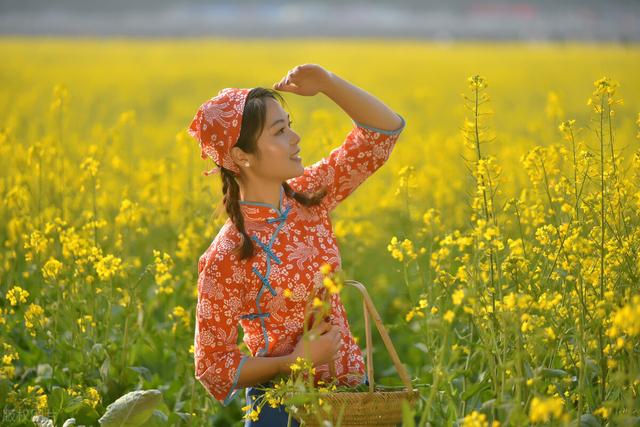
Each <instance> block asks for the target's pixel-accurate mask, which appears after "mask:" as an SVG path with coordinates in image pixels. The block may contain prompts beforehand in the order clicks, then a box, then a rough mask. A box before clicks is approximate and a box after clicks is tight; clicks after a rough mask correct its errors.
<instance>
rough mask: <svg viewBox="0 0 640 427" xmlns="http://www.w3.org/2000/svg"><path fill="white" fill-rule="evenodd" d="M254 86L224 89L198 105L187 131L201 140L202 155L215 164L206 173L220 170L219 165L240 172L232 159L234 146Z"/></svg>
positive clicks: (237, 173)
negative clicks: (245, 105)
mask: <svg viewBox="0 0 640 427" xmlns="http://www.w3.org/2000/svg"><path fill="white" fill-rule="evenodd" d="M250 90H251V88H249V89H247V88H224V89H222V90H221V91H220V92H218V94H217V95H216V96H215V97H213V98H211V99H209V100H207V101H206V102H205V103H204V104H202V105H201V106H200V108H198V111H197V112H196V115H195V116H194V117H193V121H192V122H191V124H190V125H189V129H188V130H187V132H188V133H189V135H191V136H193V137H194V138H195V139H197V140H198V141H199V142H200V150H201V153H200V156H201V157H202V158H203V159H206V158H207V157H210V158H211V159H213V161H214V162H215V163H216V165H217V166H216V167H214V168H213V169H211V170H210V171H206V172H204V174H205V175H210V174H212V173H217V172H219V171H220V168H219V167H220V166H222V167H224V168H225V169H229V170H231V171H232V172H233V173H234V174H235V175H240V169H239V168H238V166H237V165H236V164H235V163H234V162H233V160H232V158H231V154H230V152H231V148H232V147H233V146H234V145H235V144H236V142H238V138H239V136H240V127H241V126H242V112H243V111H244V104H245V101H246V99H247V94H248V93H249V91H250Z"/></svg>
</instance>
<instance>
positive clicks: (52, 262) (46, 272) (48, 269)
mask: <svg viewBox="0 0 640 427" xmlns="http://www.w3.org/2000/svg"><path fill="white" fill-rule="evenodd" d="M61 270H62V263H61V262H60V261H58V260H57V259H55V258H54V257H50V258H49V260H48V261H47V262H46V263H45V265H44V267H42V276H43V277H44V279H45V280H48V281H53V280H55V279H56V277H58V274H60V271H61Z"/></svg>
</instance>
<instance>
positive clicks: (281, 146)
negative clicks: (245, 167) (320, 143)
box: [251, 98, 304, 182]
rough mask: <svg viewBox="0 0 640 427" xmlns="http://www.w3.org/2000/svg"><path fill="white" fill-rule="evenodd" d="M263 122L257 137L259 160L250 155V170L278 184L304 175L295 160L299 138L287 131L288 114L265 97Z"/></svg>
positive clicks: (297, 159)
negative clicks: (265, 114) (264, 117)
mask: <svg viewBox="0 0 640 427" xmlns="http://www.w3.org/2000/svg"><path fill="white" fill-rule="evenodd" d="M266 102H267V119H266V122H265V124H264V129H263V130H262V134H261V135H260V137H259V138H258V150H259V151H260V157H259V158H258V157H257V156H255V155H254V156H253V159H252V160H251V161H252V163H251V170H252V171H253V172H254V173H255V174H256V175H259V176H260V177H262V178H267V179H273V180H275V181H277V182H282V181H285V180H287V179H290V178H293V177H296V176H300V175H302V173H303V172H304V166H303V165H302V160H301V159H300V157H299V153H298V154H295V153H297V152H298V151H299V150H300V146H299V144H298V143H299V142H300V137H299V136H298V134H297V133H295V132H294V131H293V129H291V127H290V124H291V121H290V120H289V115H288V114H287V112H286V111H285V110H284V109H283V108H282V106H281V105H280V103H279V102H278V101H276V100H275V99H272V98H267V99H266Z"/></svg>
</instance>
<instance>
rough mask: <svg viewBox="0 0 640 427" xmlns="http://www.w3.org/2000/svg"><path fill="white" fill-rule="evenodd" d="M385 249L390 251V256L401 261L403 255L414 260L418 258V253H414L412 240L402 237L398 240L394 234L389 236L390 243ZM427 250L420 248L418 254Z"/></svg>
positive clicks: (403, 257)
mask: <svg viewBox="0 0 640 427" xmlns="http://www.w3.org/2000/svg"><path fill="white" fill-rule="evenodd" d="M387 250H388V251H389V252H390V253H391V256H392V257H393V258H394V259H397V260H398V261H400V262H402V261H404V259H405V256H406V257H407V258H408V259H409V260H415V259H416V258H418V254H416V252H415V250H414V248H413V242H412V241H411V240H409V239H404V240H403V241H402V242H400V241H399V240H398V238H397V237H396V236H393V237H392V238H391V243H389V244H388V245H387ZM426 251H427V250H426V249H425V248H420V254H423V253H425V252H426Z"/></svg>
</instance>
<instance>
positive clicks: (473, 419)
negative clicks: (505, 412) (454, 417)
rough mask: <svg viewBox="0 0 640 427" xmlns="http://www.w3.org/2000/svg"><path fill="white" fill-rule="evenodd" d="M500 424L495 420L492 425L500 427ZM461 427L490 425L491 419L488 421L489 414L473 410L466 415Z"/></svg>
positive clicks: (492, 426)
mask: <svg viewBox="0 0 640 427" xmlns="http://www.w3.org/2000/svg"><path fill="white" fill-rule="evenodd" d="M499 425H500V424H496V423H495V422H494V423H493V424H491V427H498V426H499ZM461 427H489V421H487V416H486V415H485V414H483V413H482V412H478V411H473V412H471V413H470V414H469V415H467V416H466V417H464V420H462V426H461Z"/></svg>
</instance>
